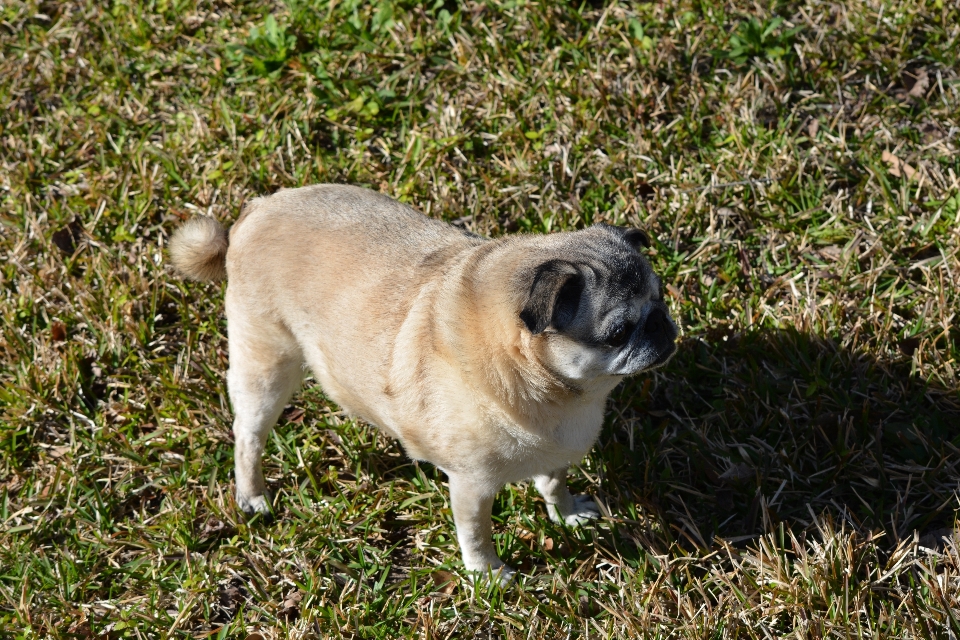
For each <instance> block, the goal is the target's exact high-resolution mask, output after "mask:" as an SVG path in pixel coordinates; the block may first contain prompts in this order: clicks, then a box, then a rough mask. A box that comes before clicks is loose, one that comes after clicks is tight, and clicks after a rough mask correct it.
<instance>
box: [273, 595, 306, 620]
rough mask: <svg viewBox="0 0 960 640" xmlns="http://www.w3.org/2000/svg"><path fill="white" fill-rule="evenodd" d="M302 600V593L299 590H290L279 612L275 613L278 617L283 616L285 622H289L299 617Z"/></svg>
mask: <svg viewBox="0 0 960 640" xmlns="http://www.w3.org/2000/svg"><path fill="white" fill-rule="evenodd" d="M302 600H303V594H301V593H300V592H299V591H296V590H294V591H291V592H290V593H289V594H288V595H287V598H286V599H285V600H284V601H283V605H282V606H281V608H280V612H279V613H278V614H277V616H278V617H280V618H283V619H284V620H286V621H287V622H291V621H293V620H296V619H297V618H299V617H300V602H301V601H302Z"/></svg>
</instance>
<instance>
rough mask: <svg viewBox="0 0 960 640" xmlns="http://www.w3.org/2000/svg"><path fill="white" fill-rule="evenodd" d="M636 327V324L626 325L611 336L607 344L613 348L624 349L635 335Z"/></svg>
mask: <svg viewBox="0 0 960 640" xmlns="http://www.w3.org/2000/svg"><path fill="white" fill-rule="evenodd" d="M634 327H636V325H634V324H629V323H628V324H625V325H622V326H621V327H620V328H619V329H617V330H616V331H614V332H613V333H611V334H610V336H609V337H608V338H607V344H608V345H610V346H611V347H622V346H623V345H625V344H626V343H627V340H629V339H630V336H631V335H632V334H633V329H634Z"/></svg>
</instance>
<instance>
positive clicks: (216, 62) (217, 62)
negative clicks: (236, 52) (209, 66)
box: [213, 58, 220, 73]
mask: <svg viewBox="0 0 960 640" xmlns="http://www.w3.org/2000/svg"><path fill="white" fill-rule="evenodd" d="M213 68H214V69H215V70H216V72H217V73H220V58H214V59H213Z"/></svg>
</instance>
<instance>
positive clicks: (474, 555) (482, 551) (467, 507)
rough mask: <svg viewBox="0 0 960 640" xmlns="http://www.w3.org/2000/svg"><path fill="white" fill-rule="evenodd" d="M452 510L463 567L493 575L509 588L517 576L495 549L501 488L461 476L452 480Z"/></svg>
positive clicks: (453, 477)
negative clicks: (496, 500) (494, 518)
mask: <svg viewBox="0 0 960 640" xmlns="http://www.w3.org/2000/svg"><path fill="white" fill-rule="evenodd" d="M449 477H450V506H452V507H453V521H454V523H455V524H456V526H457V540H458V541H459V542H460V552H461V553H462V554H463V565H464V566H465V567H466V568H467V570H469V571H479V572H483V573H486V572H492V573H493V574H496V577H497V579H498V580H499V581H500V582H501V583H502V584H506V583H507V582H509V581H510V580H511V579H512V578H513V576H514V574H515V573H516V572H515V571H514V570H513V569H511V568H510V567H508V566H507V565H505V564H504V563H503V561H502V560H500V557H499V556H497V551H496V549H495V548H494V546H493V523H492V520H491V517H492V513H493V499H494V497H495V496H496V494H497V490H498V488H493V489H491V488H490V487H488V486H486V485H485V483H483V482H478V481H476V480H475V479H473V478H471V477H469V476H464V475H459V474H451V475H450V476H449Z"/></svg>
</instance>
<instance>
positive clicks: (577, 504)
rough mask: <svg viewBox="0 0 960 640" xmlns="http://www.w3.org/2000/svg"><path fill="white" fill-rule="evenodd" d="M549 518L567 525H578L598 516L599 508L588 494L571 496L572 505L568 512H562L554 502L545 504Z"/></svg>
mask: <svg viewBox="0 0 960 640" xmlns="http://www.w3.org/2000/svg"><path fill="white" fill-rule="evenodd" d="M547 512H548V513H549V514H550V519H551V520H553V521H554V522H556V523H558V524H565V525H567V526H568V527H579V526H580V525H582V524H586V523H587V522H589V521H591V520H596V519H597V518H599V517H600V508H599V507H597V503H596V502H594V500H593V498H592V497H590V496H588V495H578V496H573V507H572V508H571V509H570V511H569V512H568V513H562V512H561V511H560V509H559V508H558V507H557V505H555V504H551V505H547Z"/></svg>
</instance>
